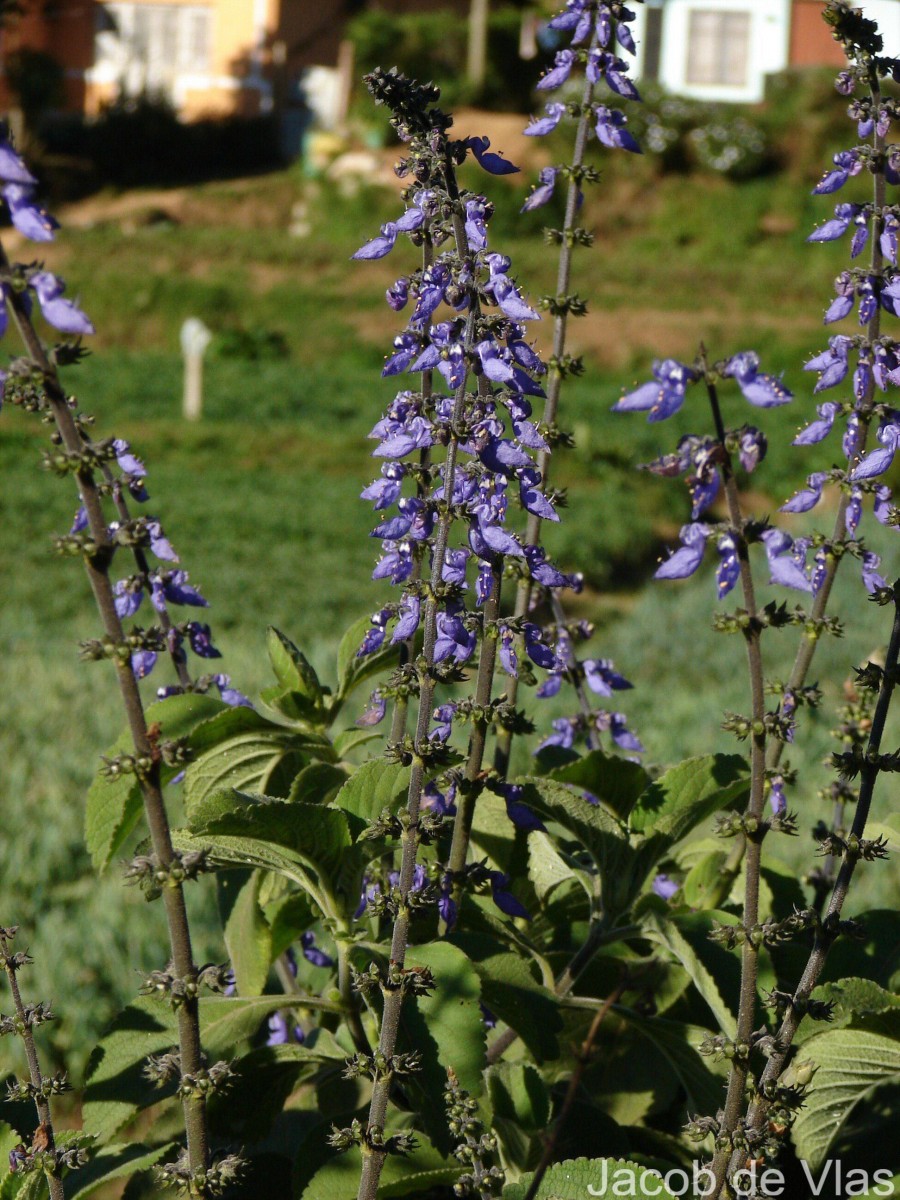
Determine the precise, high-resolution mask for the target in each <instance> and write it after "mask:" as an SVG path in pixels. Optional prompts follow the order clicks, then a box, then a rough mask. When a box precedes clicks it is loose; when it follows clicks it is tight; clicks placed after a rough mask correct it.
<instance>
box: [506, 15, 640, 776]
mask: <svg viewBox="0 0 900 1200" xmlns="http://www.w3.org/2000/svg"><path fill="white" fill-rule="evenodd" d="M634 15H635V14H634V13H633V12H632V11H631V10H630V9H628V8H627V7H626V6H625V4H624V3H622V2H621V0H611V2H606V0H568V3H567V5H566V7H565V9H564V10H563V11H562V12H560V13H558V14H557V15H556V16H555V17H554V18H553V19H552V20H551V21H550V23H549V25H550V28H551V29H556V30H558V31H561V32H569V33H571V47H572V48H567V49H564V50H560V51H558V52H557V54H556V58H555V60H554V65H553V66H552V67H551V68H550V70H549V71H548V72H547V73H546V74H545V75H544V77H543V78H542V80H541V81H540V83H539V84H538V89H539V90H542V91H552V90H555V89H556V88H559V87H562V86H563V85H564V84H566V83H568V82H569V80H570V78H571V74H572V72H573V70H574V68H575V66H576V64H578V63H581V64H583V65H584V68H585V76H584V82H583V86H582V91H581V100H580V103H572V104H569V105H565V104H560V103H551V104H548V105H547V106H546V115H545V116H544V117H542V118H536V119H534V120H533V121H532V122H531V124H530V125H529V126H528V128H526V130H525V133H526V134H528V135H529V136H543V135H546V134H547V133H549V132H551V131H552V130H553V129H554V128H555V127H556V125H557V124H558V123H559V121H560V120H561V118H562V115H563V113H564V112H568V113H569V114H570V115H572V116H574V117H576V118H577V123H576V126H575V139H574V146H573V151H572V161H571V163H570V164H568V165H561V166H554V167H546V168H544V170H542V171H541V173H540V177H539V182H538V184H537V185H536V186H535V188H534V189H533V191H532V193H531V195H530V196H529V197H528V199H527V200H526V202H525V205H524V207H523V210H522V211H523V212H530V211H532V210H534V209H537V208H541V207H543V206H544V205H545V204H547V203H549V201H550V200H551V199H552V197H553V193H554V189H555V187H556V182H557V179H558V178H560V177H562V178H564V179H566V180H567V181H568V186H567V190H566V206H565V216H564V219H563V225H562V228H561V229H548V230H546V237H547V240H548V241H549V242H550V243H552V244H556V245H558V246H559V265H558V270H557V282H556V295H555V296H545V297H543V298H542V301H541V303H542V306H543V307H544V308H545V309H547V310H549V311H550V312H551V313H552V315H553V340H552V350H551V355H550V358H549V360H548V381H547V395H546V398H545V400H544V412H543V427H544V429H545V430H546V431H547V433H546V436H547V438H548V440H549V442H550V446H554V445H557V444H559V443H560V442H561V441H562V440H563V437H562V435H561V434H560V433H559V431H558V429H557V420H558V414H559V399H560V392H561V389H562V383H563V381H564V380H565V379H566V378H568V377H570V376H577V375H580V374H581V373H582V371H583V364H582V361H581V359H580V358H577V357H573V356H571V355H569V354H567V353H566V335H567V331H568V321H569V317H570V316H573V317H580V316H584V315H585V314H586V312H587V306H586V304H585V303H584V301H583V300H581V298H580V297H579V296H577V295H574V294H570V293H569V287H570V283H571V274H572V257H573V252H574V250H575V248H576V246H590V245H591V244H592V243H593V235H592V234H591V233H590V232H589V231H588V230H586V229H583V228H581V227H580V226H578V225H576V217H577V214H578V212H579V210H580V208H581V205H582V201H583V199H584V197H583V194H582V184H584V183H594V182H596V181H597V180H598V178H599V176H598V173H597V171H596V170H595V169H594V168H593V167H590V166H587V165H585V155H586V151H587V146H588V140H589V138H590V136H591V135H592V134H593V135H594V136H596V137H597V139H598V140H599V141H600V143H601V144H602V145H605V146H607V147H613V148H621V149H624V150H628V151H631V152H633V153H639V152H640V147H639V146H638V145H637V143H636V141H635V140H634V138H633V137H632V136H631V134H629V133H628V131H627V130H626V129H625V122H626V118H625V116H624V115H623V114H622V113H621V112H618V111H615V110H610V109H609V108H608V107H607V106H606V105H604V104H601V103H598V102H597V100H596V93H597V88H598V86H599V85H600V84H601V83H605V84H606V85H607V86H608V87H609V88H610V89H611V90H612V91H613V92H614V93H616V94H618V95H619V96H622V97H624V98H626V99H630V100H637V99H640V97H639V95H638V92H637V89H636V88H635V86H634V84H633V83H632V82H631V80H630V79H628V77H627V74H626V72H627V65H626V63H625V62H624V61H623V60H621V59H619V58H617V57H616V56H615V54H614V53H612V52H611V50H610V47H611V46H613V45H614V44H615V42H616V41H618V42H619V44H620V45H621V46H622V47H623V48H624V49H626V50H627V51H629V52H630V53H634V41H633V39H632V36H631V31H630V30H629V28H628V23H629V22H630V21H633V20H634ZM585 41H588V42H589V45H588V47H587V49H578V48H577V47H579V46H580V45H581V44H582V43H584V42H585ZM550 446H548V448H547V449H546V450H542V451H541V452H540V453H539V455H538V460H537V468H538V470H539V472H540V475H541V484H540V488H541V491H542V493H543V494H544V496H546V497H547V499H548V504H547V506H546V507H545V508H544V509H540V508H537V509H535V511H533V512H532V513H530V514H529V517H528V524H527V528H526V531H525V545H526V546H528V547H537V546H539V544H540V537H541V526H542V524H543V522H544V520H546V519H548V518H549V519H551V520H554V519H556V514H555V512H554V510H553V508H552V505H551V504H550V503H549V501H550V500H551V499H552V493H551V492H550V490H549V472H550V458H551V452H550ZM569 582H570V584H572V585H574V586H576V587H578V586H580V580H578V579H571V580H570V581H569ZM534 591H535V587H534V580H533V579H532V577H531V576H528V575H526V576H523V577H522V578H521V579H520V581H519V587H518V589H517V592H516V604H515V616H516V618H517V619H519V620H524V618H525V616H526V614H527V613H528V612H529V611H530V609H531V607H532V604H533V602H534ZM548 591H549V595H550V602H551V607H552V612H553V618H554V621H555V624H556V630H557V658H558V670H557V675H558V676H560V675H565V676H566V677H567V678H569V679H570V680H571V681H572V682H573V684H574V687H575V693H576V696H577V698H578V702H579V707H580V710H581V720H580V721H579V722H578V725H579V728H581V727H583V730H584V735H585V740H586V744H587V747H588V749H589V750H590V749H593V746H594V739H595V732H596V730H595V723H594V714H593V713H592V706H591V704H590V701H589V699H588V696H587V694H586V692H585V689H584V679H585V677H586V678H587V680H588V685H589V686H590V687H592V688H593V689H594V690H599V691H600V692H601V694H602V695H611V690H610V686H609V683H608V680H603V679H602V678H601V676H602V672H599V671H597V670H593V671H592V670H591V667H592V666H593V665H594V664H593V662H591V663H588V664H586V665H587V667H588V670H587V672H585V670H584V668H583V667H582V666H581V664H579V663H578V662H577V660H576V659H575V656H574V654H573V652H572V645H571V637H570V635H569V633H568V630H567V626H566V620H565V613H564V611H563V607H562V602H561V600H560V598H559V594H558V591H557V590H555V589H554V585H550V587H549V588H548ZM585 632H588V631H585ZM609 666H610V668H611V664H609ZM617 679H618V680H619V681H620V682H618V683H617V684H614V685H612V686H619V687H627V686H630V685H629V684H627V682H626V681H625V680H623V679H622V678H621V676H617ZM557 683H558V679H557V680H555V681H554V683H552V684H551V686H550V687H549V688H547V689H544V690H545V694H554V691H555V690H556V685H557ZM518 688H519V679H518V676H510V677H509V679H508V680H507V684H506V699H507V702H508V703H509V704H510V705H515V703H516V699H517V697H518ZM608 716H609V714H602V715H601V723H602V721H603V718H604V717H608ZM615 717H617V718H618V717H620V714H615ZM608 723H609V724H611V722H608ZM620 723H621V722H620ZM622 728H624V726H622ZM564 732H565V733H566V734H567V733H568V727H567V729H566V730H565V731H564ZM613 733H614V737H615V736H616V730H615V727H614V728H613ZM512 736H513V735H512V731H511V730H508V729H501V730H500V731H499V733H498V735H497V746H496V752H495V756H494V769H495V770H496V771H497V773H498V774H499V775H501V776H503V775H506V774H507V772H508V770H509V756H510V748H511V743H512ZM620 736H621V737H623V738H624V736H625V735H624V734H622V735H620ZM628 748H629V749H636V748H639V747H638V746H637V745H630V746H629V747H628Z"/></svg>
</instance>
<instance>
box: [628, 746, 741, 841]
mask: <svg viewBox="0 0 900 1200" xmlns="http://www.w3.org/2000/svg"><path fill="white" fill-rule="evenodd" d="M749 787H750V781H749V778H748V776H747V760H746V759H745V758H744V757H743V756H742V755H740V754H705V755H702V756H701V757H699V758H688V759H686V760H685V761H684V762H681V763H679V764H678V765H677V766H675V767H672V768H671V769H670V770H668V771H666V773H665V774H664V775H662V776H661V777H660V778H659V779H657V780H656V781H655V782H654V783H651V784H650V786H649V787H648V788H647V790H646V791H645V792H644V793H643V794H642V795H641V796H640V798H639V799H638V802H637V804H636V805H635V807H634V809H633V811H632V813H631V821H630V826H631V829H632V830H634V831H635V832H636V833H649V832H651V831H652V832H653V833H657V834H664V835H665V836H666V838H668V839H669V843H670V844H671V845H674V843H675V842H677V841H679V840H680V839H681V838H683V837H684V836H685V834H686V833H689V832H690V831H691V830H692V829H693V828H695V827H696V826H697V825H698V824H699V823H700V822H701V821H703V820H705V819H706V818H707V817H708V816H711V815H712V814H713V813H715V812H718V811H719V810H720V809H722V808H726V807H730V806H732V805H733V804H734V803H735V801H737V800H739V799H740V798H741V797H742V796H743V795H745V793H746V792H747V790H748V789H749Z"/></svg>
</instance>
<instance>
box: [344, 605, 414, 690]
mask: <svg viewBox="0 0 900 1200" xmlns="http://www.w3.org/2000/svg"><path fill="white" fill-rule="evenodd" d="M371 624H372V621H371V618H370V617H368V616H365V617H360V618H359V620H357V621H354V622H353V624H352V625H351V626H350V628H349V629H348V630H347V632H346V633H345V634H344V636H343V637H342V638H341V641H340V645H339V646H338V652H337V676H338V692H337V698H338V700H345V699H346V698H347V696H349V695H350V693H351V692H352V691H353V689H354V688H357V687H359V685H360V684H361V683H363V682H365V680H367V679H371V678H372V676H373V675H380V674H381V672H382V671H386V670H388V668H389V667H393V666H395V665H396V663H397V661H398V659H399V656H400V650H399V647H397V646H392V645H386V646H382V647H381V649H380V650H376V651H375V652H374V653H373V654H367V655H365V657H364V658H357V657H356V652H357V650H359V648H360V646H361V645H362V643H363V638H364V637H365V636H366V633H367V632H368V630H369V628H370V626H371Z"/></svg>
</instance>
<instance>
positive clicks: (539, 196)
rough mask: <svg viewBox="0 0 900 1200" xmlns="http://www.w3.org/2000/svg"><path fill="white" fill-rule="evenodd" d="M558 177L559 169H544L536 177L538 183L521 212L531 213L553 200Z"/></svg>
mask: <svg viewBox="0 0 900 1200" xmlns="http://www.w3.org/2000/svg"><path fill="white" fill-rule="evenodd" d="M558 175H559V167H544V169H543V170H542V171H541V172H540V174H539V175H538V182H537V183H536V184H535V186H534V188H533V190H532V192H531V195H530V196H529V197H528V199H527V200H526V201H525V203H524V204H523V205H522V212H532V211H533V210H534V209H536V208H543V206H544V205H545V204H549V203H550V201H551V200H552V199H553V191H554V189H555V187H556V179H557V176H558ZM579 196H580V193H579Z"/></svg>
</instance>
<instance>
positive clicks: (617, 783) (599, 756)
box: [549, 750, 650, 821]
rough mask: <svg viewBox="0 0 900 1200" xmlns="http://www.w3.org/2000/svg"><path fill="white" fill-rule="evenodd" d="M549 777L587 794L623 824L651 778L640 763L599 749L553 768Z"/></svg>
mask: <svg viewBox="0 0 900 1200" xmlns="http://www.w3.org/2000/svg"><path fill="white" fill-rule="evenodd" d="M549 777H550V778H551V779H555V780H557V781H558V782H559V783H570V784H572V785H573V786H574V787H578V788H583V789H584V790H585V791H588V792H590V793H591V794H592V795H594V796H596V797H597V799H598V800H599V801H600V803H601V804H604V805H606V807H607V808H608V809H610V811H611V812H612V813H613V815H614V816H616V817H619V818H620V819H621V820H623V821H624V820H625V819H626V818H627V817H628V814H629V813H630V812H631V810H632V808H634V805H635V804H636V803H637V800H638V797H639V796H640V795H641V794H642V793H643V792H644V791H646V789H647V786H648V784H649V783H650V776H649V775H648V774H647V772H646V771H645V770H644V768H643V767H642V766H641V765H640V763H634V762H629V760H628V759H627V758H618V757H616V756H615V755H612V754H604V752H603V751H602V750H591V751H590V753H589V754H585V756H584V757H583V758H579V759H577V761H575V762H572V763H566V764H565V765H564V766H561V767H556V768H555V769H554V770H552V771H551V772H550V776H549Z"/></svg>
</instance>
